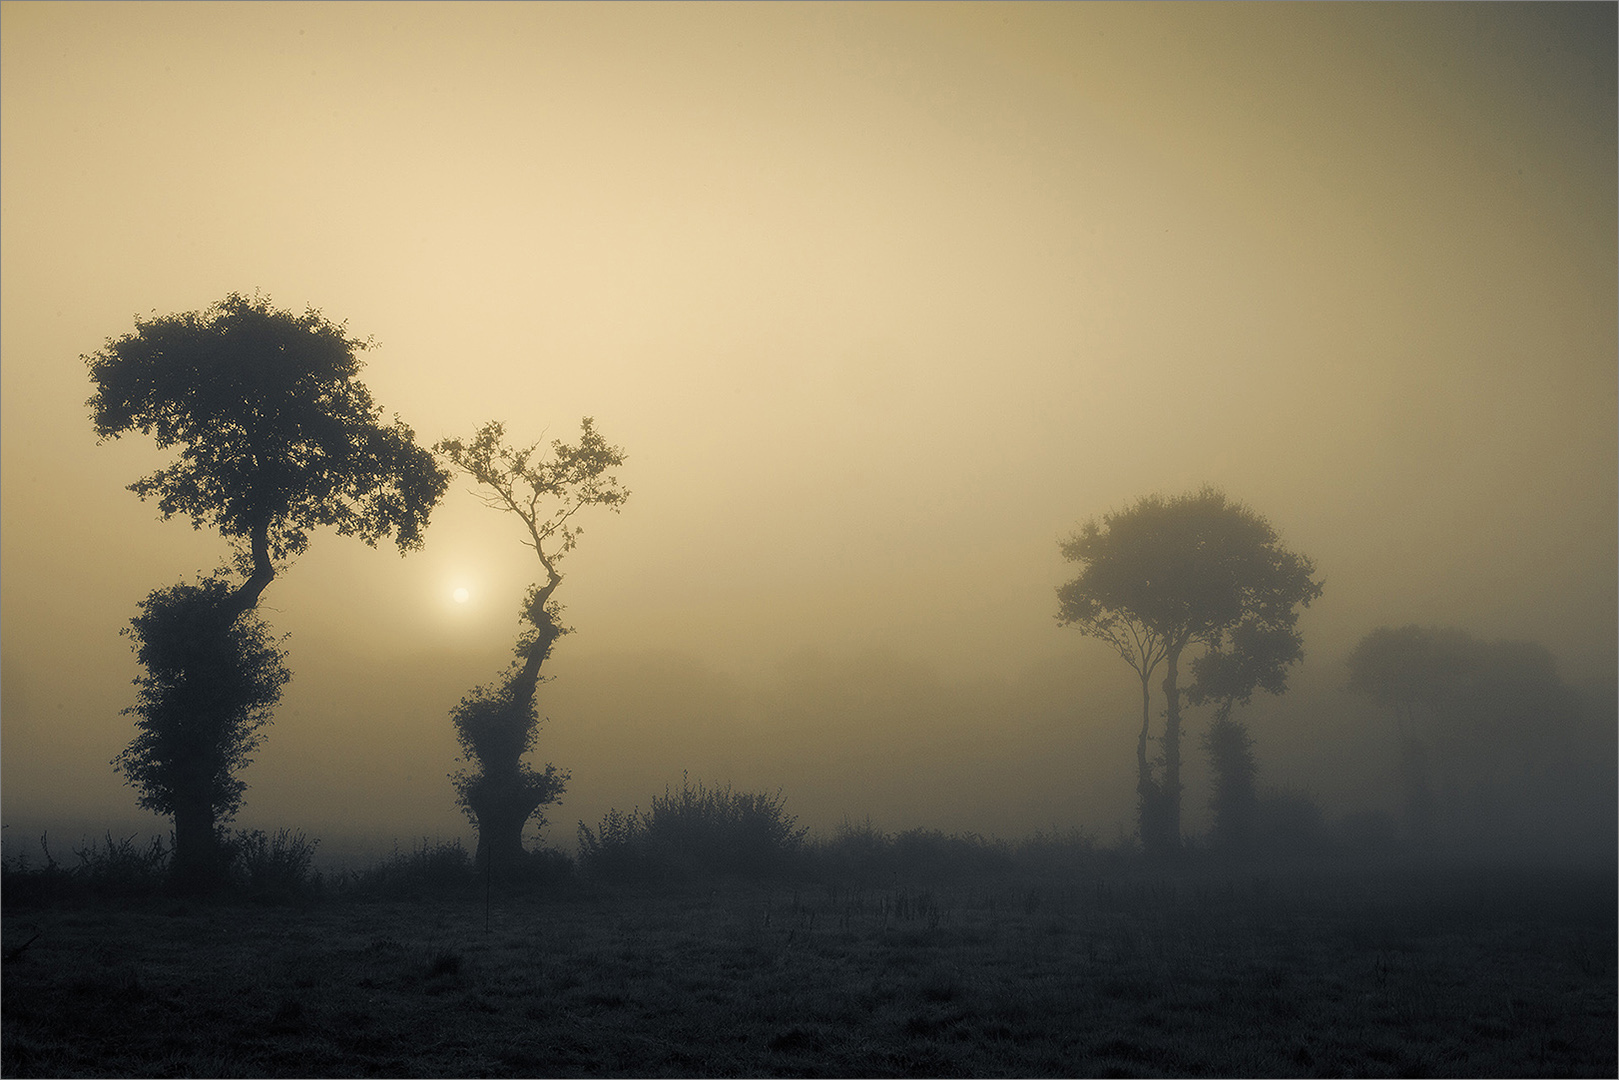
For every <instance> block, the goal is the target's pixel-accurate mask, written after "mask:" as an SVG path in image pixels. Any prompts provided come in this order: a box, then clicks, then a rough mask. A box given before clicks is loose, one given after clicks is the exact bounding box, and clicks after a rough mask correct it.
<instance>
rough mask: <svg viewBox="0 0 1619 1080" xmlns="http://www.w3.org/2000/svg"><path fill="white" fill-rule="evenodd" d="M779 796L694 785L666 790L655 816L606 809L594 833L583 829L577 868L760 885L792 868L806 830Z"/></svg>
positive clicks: (601, 873)
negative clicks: (720, 878)
mask: <svg viewBox="0 0 1619 1080" xmlns="http://www.w3.org/2000/svg"><path fill="white" fill-rule="evenodd" d="M797 822H798V819H797V817H796V816H795V815H793V814H789V813H788V812H787V810H786V802H785V800H784V799H783V797H782V794H781V792H779V791H778V792H776V793H775V794H773V795H772V794H768V793H761V792H750V791H733V790H732V789H731V786H730V785H729V784H727V785H726V786H725V787H723V788H709V787H705V786H704V785H703V784H702V783H701V782H698V783H696V784H693V783H692V782H691V780H690V778H684V779H683V780H682V782H681V786H680V790H679V791H670V790H668V789H665V791H664V794H663V795H661V796H657V797H655V798H654V799H653V800H652V807H651V809H650V810H648V811H646V812H645V813H643V812H642V811H641V810H640V809H639V808H637V809H634V810H631V811H630V812H629V813H628V814H625V813H622V812H620V811H619V810H617V809H613V810H609V811H608V812H607V814H606V816H605V817H603V818H602V821H601V824H600V825H599V826H598V827H597V828H596V829H591V828H590V826H588V825H586V824H585V823H584V822H582V821H581V822H580V823H579V864H580V867H581V868H582V869H583V870H584V871H585V872H586V873H589V874H591V875H594V876H597V877H602V878H619V879H626V878H635V879H668V878H676V879H678V878H684V877H691V876H717V875H729V874H734V875H737V876H740V877H749V878H763V877H768V876H770V875H772V874H776V873H780V872H782V871H783V870H786V869H788V868H789V867H790V866H791V865H792V863H793V861H794V860H795V858H796V857H797V856H798V854H799V853H800V851H801V850H802V849H803V845H804V838H805V836H806V835H807V834H808V831H809V830H808V829H804V828H799V827H798V824H797Z"/></svg>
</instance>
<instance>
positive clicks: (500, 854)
mask: <svg viewBox="0 0 1619 1080" xmlns="http://www.w3.org/2000/svg"><path fill="white" fill-rule="evenodd" d="M525 802H526V800H525ZM534 809H535V808H534V807H526V808H525V805H524V803H501V802H495V804H494V805H486V806H483V807H481V808H480V809H479V811H477V815H478V849H477V851H476V852H475V853H474V855H473V863H474V864H475V865H476V866H477V868H478V870H479V871H480V872H482V871H484V870H486V869H489V870H490V872H491V873H493V874H495V875H497V876H498V875H500V874H503V873H508V872H510V871H512V870H514V869H516V868H517V867H519V866H521V865H522V863H523V861H524V859H525V858H527V855H528V853H527V852H526V851H524V850H523V827H524V826H526V825H527V824H528V819H529V818H531V817H533V816H534ZM491 857H492V858H493V859H494V866H493V868H492V869H491V868H490V864H489V860H490V858H491Z"/></svg>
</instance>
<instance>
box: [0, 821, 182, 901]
mask: <svg viewBox="0 0 1619 1080" xmlns="http://www.w3.org/2000/svg"><path fill="white" fill-rule="evenodd" d="M39 850H40V854H41V855H42V856H43V858H44V862H42V863H36V862H34V860H33V859H32V858H31V857H30V855H29V853H28V852H26V851H24V852H22V853H21V854H19V855H17V856H16V857H15V858H12V859H7V860H5V863H4V868H3V871H0V888H3V890H4V892H5V897H6V902H7V903H11V904H21V905H30V904H42V903H55V902H58V901H62V900H72V899H87V898H109V899H119V900H124V899H133V898H136V897H141V896H155V895H157V894H159V893H162V892H163V891H164V890H165V889H166V888H167V887H168V884H169V863H170V858H171V856H172V854H173V849H172V848H171V847H165V846H164V844H163V841H162V840H161V839H160V838H158V837H155V836H154V837H152V839H151V841H150V843H145V844H138V843H136V842H135V838H134V837H133V836H126V837H123V838H122V839H116V840H115V839H114V838H113V836H112V834H111V833H108V834H106V841H105V844H102V843H98V842H97V841H95V840H91V841H90V842H89V843H88V844H86V845H84V846H83V847H77V848H74V849H73V855H74V857H75V858H76V859H77V860H78V862H77V864H76V865H64V864H62V863H59V862H57V861H56V857H55V856H54V855H52V854H51V848H50V840H49V837H48V836H46V835H41V836H40V838H39Z"/></svg>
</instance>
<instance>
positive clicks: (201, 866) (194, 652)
mask: <svg viewBox="0 0 1619 1080" xmlns="http://www.w3.org/2000/svg"><path fill="white" fill-rule="evenodd" d="M232 591H233V590H232V588H231V586H230V585H229V584H228V583H227V582H226V581H225V580H224V579H223V578H222V577H220V576H217V575H216V576H214V577H210V578H204V579H202V580H201V581H199V582H198V583H197V584H194V585H184V584H182V585H175V586H173V587H171V588H168V589H158V590H156V591H154V592H153V593H152V594H151V595H150V596H148V597H147V598H146V599H145V600H143V601H141V603H140V613H139V614H138V615H136V616H135V617H134V618H133V619H131V620H130V625H129V627H128V628H127V629H126V630H125V631H124V633H125V634H127V635H128V636H129V637H130V638H131V639H133V642H134V649H135V656H136V658H137V659H138V660H139V661H140V663H141V666H142V667H144V668H145V669H146V673H145V674H144V675H141V676H140V677H138V678H136V679H135V685H136V687H138V688H139V693H138V695H137V698H136V704H135V705H133V706H131V707H130V708H128V709H125V710H124V713H125V714H126V715H133V716H134V717H135V727H136V731H137V734H136V736H135V738H134V740H133V741H132V742H131V743H130V744H129V746H128V747H126V748H125V749H124V751H123V753H121V754H119V755H118V756H117V757H116V758H114V759H113V761H112V764H113V768H114V769H116V770H118V771H120V772H122V773H123V774H124V776H125V777H126V778H127V779H128V781H129V783H130V784H131V786H133V787H134V788H135V790H136V793H137V795H138V799H139V802H140V805H141V806H142V807H144V808H145V809H148V810H151V811H153V812H155V813H158V814H163V815H165V816H168V817H172V818H173V819H174V828H175V862H174V870H175V873H176V875H177V876H178V877H180V878H181V879H183V880H184V881H186V882H187V883H189V884H192V885H199V886H213V885H217V884H219V883H220V879H221V877H222V871H223V869H224V863H225V859H224V854H225V853H224V851H223V849H222V845H221V840H222V837H221V836H220V831H219V830H220V826H221V825H222V824H224V823H226V822H228V821H230V819H231V818H233V817H234V816H235V815H236V812H237V810H238V809H239V808H240V807H241V803H242V793H243V791H245V790H246V787H247V785H246V784H245V783H243V782H242V780H241V779H239V778H238V777H237V775H236V774H237V773H238V772H239V771H241V770H242V769H243V768H245V767H246V766H247V765H248V764H249V763H251V762H252V760H253V757H252V755H253V753H254V751H256V750H257V749H258V747H259V744H260V743H261V742H262V741H263V739H264V736H263V733H262V730H261V729H262V728H263V727H264V725H266V724H268V723H269V722H270V712H271V710H272V709H273V708H274V707H275V705H276V704H277V703H278V702H279V701H280V700H281V688H282V687H283V686H285V685H286V683H287V680H288V679H290V678H291V677H292V676H291V673H290V672H288V670H287V668H286V665H285V663H284V662H283V661H284V655H285V654H284V653H283V652H282V650H281V648H280V646H279V642H277V641H276V639H274V638H273V637H271V635H270V631H269V629H268V627H266V626H265V624H264V622H263V620H261V619H260V618H259V617H258V616H257V615H256V614H255V613H253V612H251V611H243V612H234V611H233V610H232V605H231V603H230V598H231V594H232Z"/></svg>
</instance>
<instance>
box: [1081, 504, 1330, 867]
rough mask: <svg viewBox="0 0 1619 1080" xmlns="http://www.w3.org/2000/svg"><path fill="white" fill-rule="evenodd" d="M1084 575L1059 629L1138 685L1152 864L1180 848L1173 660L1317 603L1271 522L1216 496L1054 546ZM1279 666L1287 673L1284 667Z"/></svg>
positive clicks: (1114, 518) (1087, 529) (1293, 616)
mask: <svg viewBox="0 0 1619 1080" xmlns="http://www.w3.org/2000/svg"><path fill="white" fill-rule="evenodd" d="M1061 549H1062V554H1063V557H1064V558H1065V559H1067V560H1069V561H1070V562H1077V563H1079V564H1080V566H1081V572H1080V575H1079V576H1078V577H1076V578H1075V579H1074V580H1072V581H1070V582H1068V583H1066V584H1064V585H1062V586H1060V587H1059V588H1058V590H1057V600H1058V614H1057V618H1058V621H1059V623H1060V624H1061V625H1064V626H1074V627H1077V628H1078V629H1079V630H1080V632H1081V633H1084V634H1086V635H1088V636H1090V637H1095V638H1098V639H1100V640H1102V641H1105V642H1107V643H1108V644H1109V645H1111V646H1112V647H1113V648H1114V649H1115V650H1116V651H1117V652H1118V653H1119V655H1121V656H1122V657H1124V659H1125V660H1126V661H1127V662H1128V663H1129V664H1130V666H1131V667H1132V668H1134V669H1135V671H1136V674H1137V676H1138V677H1139V678H1140V680H1141V731H1140V734H1139V736H1138V738H1137V740H1136V768H1137V777H1136V791H1137V795H1138V797H1139V812H1140V824H1141V839H1142V843H1143V844H1144V845H1145V846H1146V847H1147V849H1148V850H1149V851H1151V852H1154V853H1159V854H1163V853H1168V852H1172V851H1177V850H1179V848H1180V813H1181V792H1182V787H1181V778H1180V770H1181V697H1182V695H1183V693H1184V691H1183V690H1182V689H1181V687H1180V684H1179V677H1180V661H1181V657H1182V654H1183V653H1185V651H1186V650H1187V649H1188V648H1189V647H1193V646H1198V645H1201V646H1204V647H1206V648H1207V649H1211V650H1220V649H1222V648H1223V647H1224V646H1226V645H1227V643H1228V642H1229V641H1230V640H1231V635H1232V634H1233V633H1234V632H1235V631H1236V630H1237V629H1238V627H1241V626H1243V625H1244V624H1249V625H1251V626H1253V627H1255V628H1259V629H1262V630H1264V631H1265V632H1278V631H1282V630H1286V631H1291V630H1292V629H1293V627H1294V626H1295V625H1296V623H1297V621H1298V615H1299V608H1300V607H1301V606H1308V605H1309V604H1310V602H1311V601H1312V600H1314V599H1315V598H1316V597H1318V596H1320V595H1321V585H1320V584H1319V583H1318V582H1316V581H1315V580H1313V578H1312V575H1313V574H1314V573H1315V566H1314V564H1313V563H1312V562H1311V561H1310V560H1309V559H1307V558H1305V557H1304V556H1302V555H1296V554H1294V553H1293V552H1290V551H1288V550H1287V549H1286V548H1284V547H1283V546H1282V544H1281V541H1280V539H1279V538H1278V537H1277V535H1276V531H1275V529H1273V528H1272V527H1271V525H1270V523H1269V522H1268V521H1266V520H1265V519H1264V518H1263V517H1261V516H1260V515H1259V514H1257V513H1255V512H1254V511H1253V510H1250V509H1249V508H1248V507H1246V506H1244V505H1242V504H1241V503H1236V502H1230V501H1228V500H1227V499H1226V497H1225V495H1224V494H1222V493H1221V492H1219V491H1215V490H1214V489H1212V488H1204V489H1203V490H1201V491H1199V492H1197V493H1195V494H1190V495H1182V496H1178V497H1175V498H1171V499H1165V498H1162V497H1160V496H1157V495H1152V496H1148V497H1147V498H1144V499H1142V500H1141V501H1140V502H1138V503H1136V504H1135V505H1134V506H1132V507H1129V508H1128V509H1125V510H1122V511H1118V512H1116V513H1111V514H1107V515H1105V516H1104V517H1103V518H1102V519H1101V520H1100V521H1094V520H1093V521H1090V522H1088V523H1086V524H1085V525H1084V526H1083V527H1082V528H1081V529H1080V531H1079V532H1078V533H1076V534H1075V535H1074V536H1073V537H1071V538H1070V539H1068V540H1066V541H1064V542H1063V543H1062V545H1061ZM1160 666H1162V667H1163V670H1164V679H1163V683H1162V686H1163V691H1164V699H1165V708H1164V716H1165V721H1164V731H1163V735H1162V736H1161V737H1160V744H1161V748H1162V749H1161V754H1160V758H1159V760H1158V761H1157V762H1154V761H1153V760H1151V758H1150V757H1149V754H1148V742H1149V740H1150V739H1151V738H1152V735H1151V720H1152V708H1151V686H1150V681H1151V677H1152V675H1153V673H1154V672H1155V671H1156V670H1157V669H1158V668H1159V667H1160ZM1284 667H1285V665H1284Z"/></svg>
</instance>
